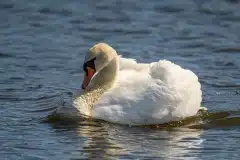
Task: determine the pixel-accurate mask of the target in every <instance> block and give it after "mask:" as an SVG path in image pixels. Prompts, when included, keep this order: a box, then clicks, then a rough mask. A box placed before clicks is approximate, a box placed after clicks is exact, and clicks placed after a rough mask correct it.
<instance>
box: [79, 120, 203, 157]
mask: <svg viewBox="0 0 240 160" xmlns="http://www.w3.org/2000/svg"><path fill="white" fill-rule="evenodd" d="M202 132H203V131H201V130H193V129H185V128H184V129H176V130H171V131H166V130H153V129H150V128H141V127H132V128H131V127H128V126H120V125H114V124H109V123H99V122H94V123H93V124H91V125H88V124H87V125H80V126H79V127H78V128H77V133H78V134H79V135H80V136H81V137H87V140H86V141H85V142H84V144H83V148H82V152H84V153H85V154H86V155H87V157H88V158H90V159H94V158H97V159H106V158H110V157H115V158H116V157H118V158H120V157H122V158H124V157H125V158H126V157H127V158H139V157H143V158H150V159H152V158H157V159H159V158H166V159H169V158H171V159H174V158H179V157H184V158H186V157H189V158H190V157H191V158H193V157H196V156H197V151H198V149H199V148H201V147H202V142H203V139H201V137H200V135H201V133H202Z"/></svg>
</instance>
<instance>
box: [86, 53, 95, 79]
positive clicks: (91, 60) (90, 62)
mask: <svg viewBox="0 0 240 160" xmlns="http://www.w3.org/2000/svg"><path fill="white" fill-rule="evenodd" d="M95 60H96V57H94V58H93V59H90V60H88V61H87V62H85V63H84V64H83V70H84V72H86V75H88V69H87V67H90V68H92V69H93V70H94V71H96V68H95V63H94V62H95Z"/></svg>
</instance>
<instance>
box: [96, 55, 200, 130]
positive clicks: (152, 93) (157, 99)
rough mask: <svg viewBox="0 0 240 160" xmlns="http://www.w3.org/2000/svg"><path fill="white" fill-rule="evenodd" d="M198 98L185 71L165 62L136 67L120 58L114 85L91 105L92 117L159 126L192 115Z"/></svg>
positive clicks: (195, 86) (195, 80) (193, 78)
mask: <svg viewBox="0 0 240 160" xmlns="http://www.w3.org/2000/svg"><path fill="white" fill-rule="evenodd" d="M201 97H202V92H201V86H200V83H199V82H198V78H197V76H196V75H195V74H194V73H193V72H191V71H189V70H185V69H183V68H181V67H180V66H178V65H176V64H174V63H172V62H169V61H167V60H161V61H159V62H154V63H151V64H138V63H136V61H134V60H133V59H125V58H121V61H120V71H119V76H118V80H117V84H116V86H115V87H113V88H111V89H110V90H109V91H107V92H106V93H104V95H103V96H102V97H101V99H100V100H99V101H98V102H97V103H96V104H95V106H94V107H93V110H92V116H93V117H94V118H99V119H103V120H106V121H110V122H115V123H120V124H130V125H146V124H160V123H165V122H169V121H174V120H179V119H181V118H185V117H188V116H193V115H195V114H196V113H197V111H198V110H199V109H200V103H201V100H202V98H201Z"/></svg>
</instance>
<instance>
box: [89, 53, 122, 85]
mask: <svg viewBox="0 0 240 160" xmlns="http://www.w3.org/2000/svg"><path fill="white" fill-rule="evenodd" d="M118 70H119V58H118V57H115V58H113V59H112V60H111V61H110V62H109V63H108V65H106V66H105V67H104V68H103V69H101V70H100V71H99V72H98V73H97V74H96V76H95V77H93V79H92V81H91V83H90V87H89V90H95V89H99V88H106V89H110V88H112V87H113V86H114V84H115V82H116V78H117V76H118Z"/></svg>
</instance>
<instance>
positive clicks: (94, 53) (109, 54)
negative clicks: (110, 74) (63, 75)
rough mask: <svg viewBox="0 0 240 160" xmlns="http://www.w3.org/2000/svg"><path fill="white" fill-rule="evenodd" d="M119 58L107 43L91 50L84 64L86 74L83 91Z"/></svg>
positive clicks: (95, 46) (97, 45)
mask: <svg viewBox="0 0 240 160" xmlns="http://www.w3.org/2000/svg"><path fill="white" fill-rule="evenodd" d="M116 56H117V53H116V51H115V50H114V49H113V48H112V47H111V46H109V45H108V44H106V43H98V44H96V45H94V46H93V47H92V48H90V49H89V51H88V53H87V54H86V57H85V61H84V64H83V70H84V72H85V75H84V79H83V83H82V89H86V88H87V86H88V84H89V83H90V81H91V79H92V77H93V76H94V75H95V74H96V73H97V72H99V71H100V70H102V69H103V68H104V67H105V66H107V65H108V63H109V62H110V61H111V60H112V59H113V58H115V57H116Z"/></svg>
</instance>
